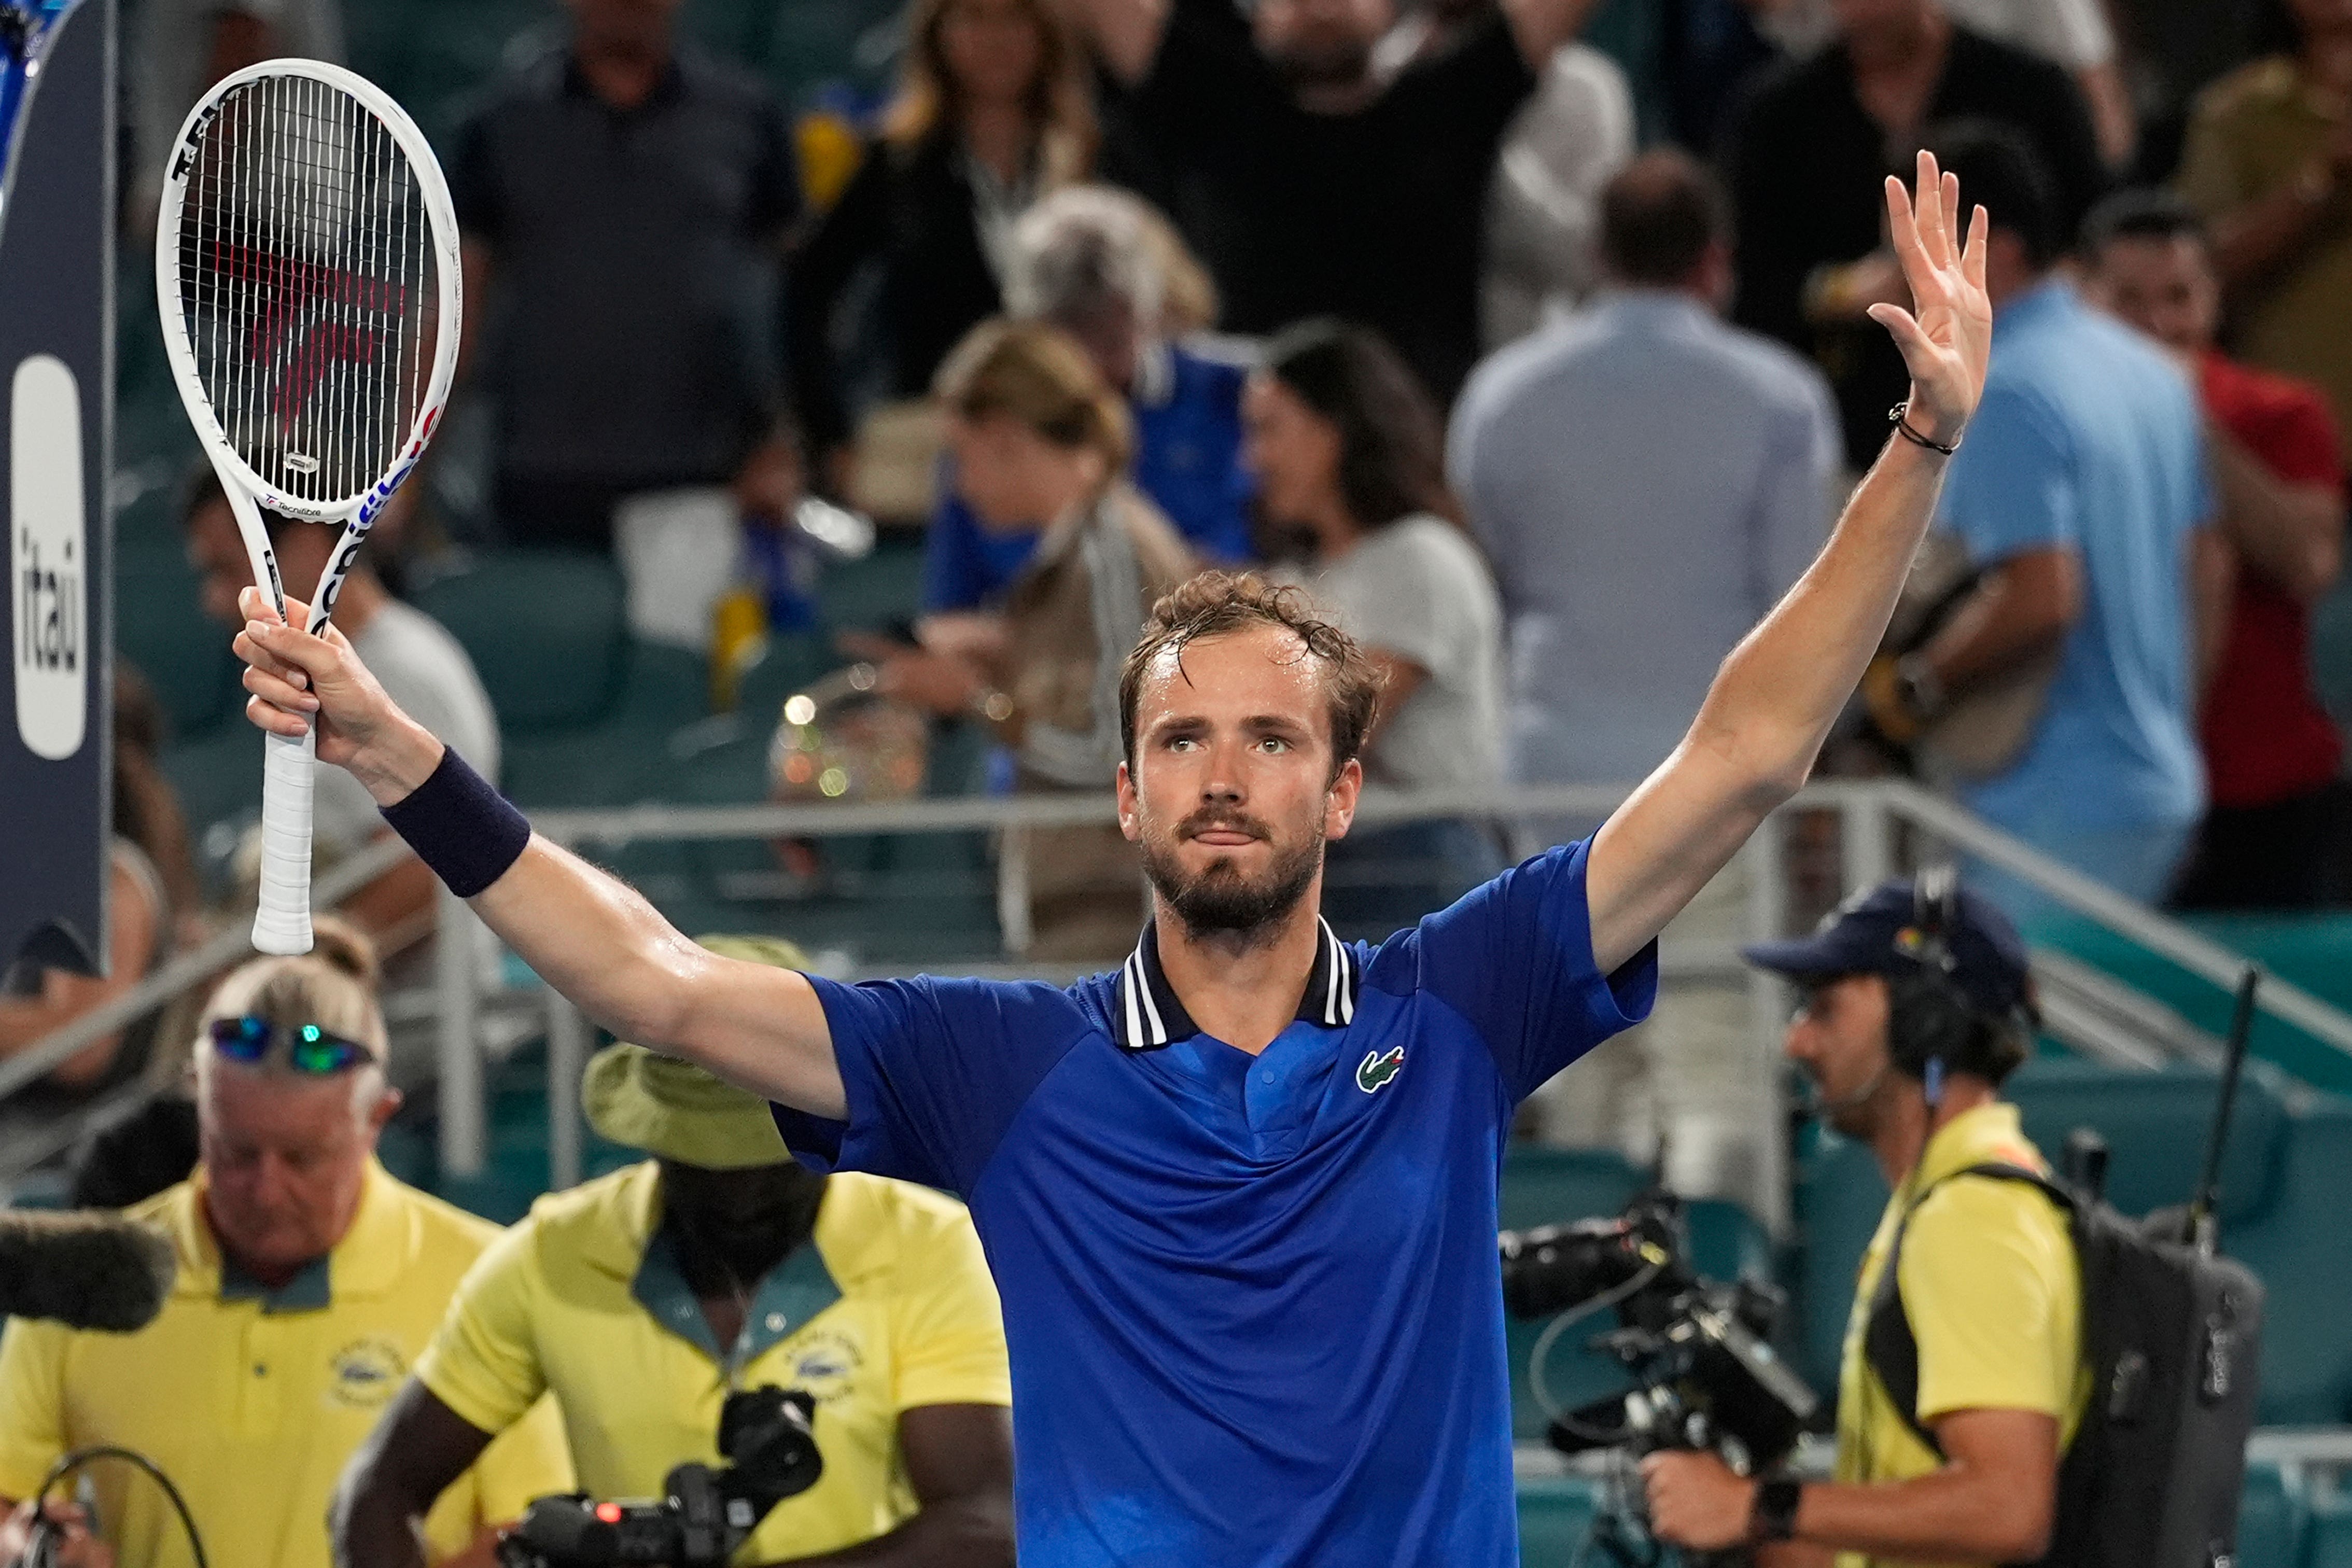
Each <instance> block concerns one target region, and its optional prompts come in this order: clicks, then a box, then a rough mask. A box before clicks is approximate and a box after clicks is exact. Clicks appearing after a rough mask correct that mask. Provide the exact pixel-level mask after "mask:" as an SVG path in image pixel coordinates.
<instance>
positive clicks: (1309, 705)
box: [1136, 626, 1326, 731]
mask: <svg viewBox="0 0 2352 1568" xmlns="http://www.w3.org/2000/svg"><path fill="white" fill-rule="evenodd" d="M1136 696H1137V703H1136V708H1137V712H1136V718H1137V721H1138V727H1139V728H1147V727H1149V726H1150V725H1151V724H1153V723H1155V722H1158V721H1160V720H1163V719H1168V718H1171V717H1176V716H1179V715H1197V716H1200V717H1202V718H1208V719H1241V718H1248V717H1258V716H1264V715H1267V714H1281V715H1285V716H1287V717H1294V718H1296V719H1297V721H1299V722H1300V723H1301V724H1303V725H1305V726H1306V727H1307V728H1308V729H1310V730H1316V731H1320V730H1321V728H1322V727H1323V725H1324V723H1325V722H1326V720H1325V717H1324V697H1323V668H1322V664H1321V661H1320V660H1318V659H1317V658H1315V656H1314V655H1313V654H1312V653H1310V652H1309V651H1308V650H1307V644H1306V643H1305V642H1304V641H1303V640H1302V639H1301V638H1300V637H1299V636H1298V634H1297V633H1296V632H1293V631H1291V630H1289V629H1288V628H1287V627H1284V626H1251V627H1248V628H1246V629H1244V630H1241V631H1235V632H1225V633H1222V634H1220V635H1218V636H1215V637H1200V638H1196V639H1194V640H1193V641H1191V642H1188V643H1183V644H1181V645H1179V646H1177V647H1166V648H1162V649H1160V652H1159V653H1158V654H1156V655H1155V656H1153V658H1152V660H1151V662H1150V665H1149V666H1147V667H1146V668H1145V670H1144V676H1143V681H1142V684H1141V686H1140V687H1139V689H1138V691H1137V693H1136Z"/></svg>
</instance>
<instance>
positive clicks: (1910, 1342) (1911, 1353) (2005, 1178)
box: [1862, 1161, 2074, 1459]
mask: <svg viewBox="0 0 2352 1568" xmlns="http://www.w3.org/2000/svg"><path fill="white" fill-rule="evenodd" d="M1962 1176H1982V1177H1985V1178H1987V1179H1989V1180H1991V1181H1997V1182H2021V1183H2023V1184H2025V1185H2027V1186H2030V1187H2036V1188H2039V1189H2040V1190H2041V1192H2042V1195H2043V1196H2045V1197H2047V1198H2048V1199H2050V1201H2051V1202H2053V1203H2054V1204H2056V1205H2058V1206H2059V1207H2060V1208H2062V1209H2063V1210H2065V1211H2066V1213H2067V1215H2068V1216H2069V1217H2070V1218H2071V1217H2072V1216H2073V1215H2074V1194H2072V1193H2070V1192H2068V1191H2067V1190H2066V1189H2065V1188H2064V1187H2063V1186H2062V1185H2060V1184H2058V1183H2056V1182H2053V1181H2052V1180H2051V1179H2050V1178H2049V1177H2047V1176H2045V1175H2043V1174H2042V1173H2041V1172H2039V1171H2032V1170H2028V1169H2027V1168H2026V1167H2025V1166H2023V1165H2012V1164H2010V1163H2006V1162H2002V1161H1990V1162H1988V1163H1984V1164H1981V1165H1970V1166H1969V1167H1968V1168H1967V1169H1965V1170H1959V1171H1955V1172H1953V1173H1951V1174H1950V1175H1948V1176H1946V1177H1943V1178H1942V1179H1941V1180H1939V1181H1936V1182H1933V1183H1930V1184H1928V1186H1927V1191H1926V1192H1923V1193H1921V1194H1919V1195H1918V1196H1916V1197H1915V1198H1913V1199H1912V1200H1911V1206H1910V1207H1908V1208H1906V1209H1905V1210H1904V1211H1903V1217H1902V1219H1901V1220H1899V1221H1898V1222H1896V1224H1895V1244H1894V1245H1893V1246H1892V1247H1888V1248H1887V1249H1886V1266H1885V1268H1883V1269H1881V1270H1880V1271H1879V1275H1878V1289H1877V1290H1876V1292H1875V1293H1874V1295H1873V1296H1872V1297H1871V1303H1870V1321H1869V1323H1868V1325H1867V1326H1866V1327H1865V1328H1864V1331H1863V1348H1862V1353H1863V1360H1864V1362H1866V1363H1869V1366H1870V1369H1871V1370H1872V1371H1873V1372H1874V1373H1877V1374H1878V1381H1879V1382H1880V1383H1881V1384H1885V1388H1886V1394H1887V1397H1888V1398H1889V1399H1890V1400H1892V1401H1893V1402H1894V1405H1895V1414H1896V1415H1900V1416H1902V1417H1903V1425H1904V1426H1907V1427H1909V1428H1910V1429H1911V1435H1912V1436H1915V1437H1916V1438H1918V1439H1919V1441H1920V1442H1922V1443H1924V1444H1926V1445H1927V1451H1928V1452H1930V1453H1932V1454H1934V1455H1935V1456H1936V1458H1939V1459H1940V1458H1944V1457H1945V1455H1944V1447H1943V1445H1942V1444H1940V1443H1938V1442H1937V1441H1936V1434H1935V1433H1934V1432H1932V1431H1930V1430H1928V1427H1927V1423H1926V1422H1924V1421H1922V1420H1920V1419H1919V1342H1918V1340H1917V1339H1916V1337H1915V1336H1914V1335H1913V1334H1912V1331H1911V1316H1910V1314H1909V1313H1907V1312H1906V1311H1905V1310H1903V1288H1902V1266H1903V1238H1904V1237H1905V1236H1906V1234H1907V1233H1908V1232H1909V1231H1910V1229H1911V1216H1912V1215H1916V1214H1917V1213H1918V1212H1919V1205H1921V1204H1924V1203H1926V1202H1927V1198H1928V1195H1929V1194H1932V1193H1934V1192H1935V1190H1936V1189H1937V1187H1940V1186H1942V1185H1943V1184H1944V1183H1945V1182H1950V1181H1957V1180H1958V1178H1960V1177H1962Z"/></svg>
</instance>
